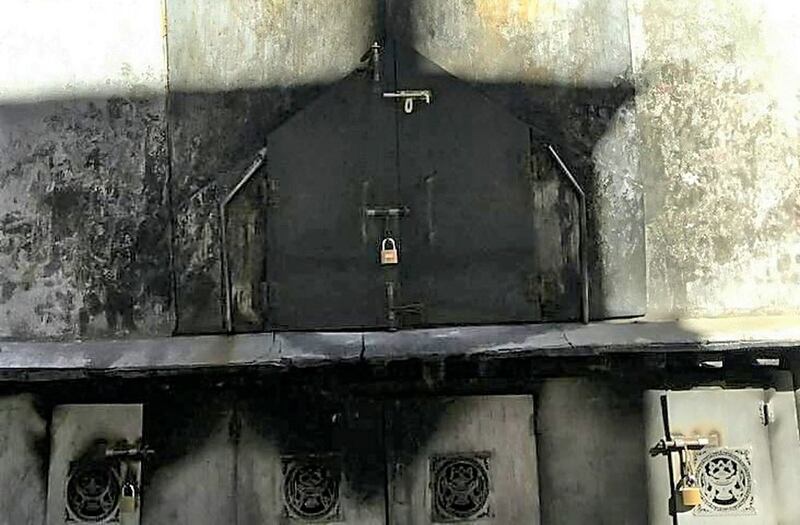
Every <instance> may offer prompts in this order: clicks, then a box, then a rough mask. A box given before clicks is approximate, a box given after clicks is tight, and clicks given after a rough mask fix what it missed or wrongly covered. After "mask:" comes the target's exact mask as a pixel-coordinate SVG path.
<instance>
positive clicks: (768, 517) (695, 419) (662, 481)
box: [645, 388, 779, 525]
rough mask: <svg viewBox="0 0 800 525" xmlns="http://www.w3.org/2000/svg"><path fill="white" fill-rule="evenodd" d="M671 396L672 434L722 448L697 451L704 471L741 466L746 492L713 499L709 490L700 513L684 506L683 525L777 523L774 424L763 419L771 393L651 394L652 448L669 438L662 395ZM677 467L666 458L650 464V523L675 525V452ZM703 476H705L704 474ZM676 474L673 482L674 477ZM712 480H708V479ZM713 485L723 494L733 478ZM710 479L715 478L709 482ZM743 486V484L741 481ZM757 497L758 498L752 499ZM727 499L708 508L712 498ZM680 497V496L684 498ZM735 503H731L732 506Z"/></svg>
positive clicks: (679, 520)
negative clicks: (672, 505) (701, 438)
mask: <svg viewBox="0 0 800 525" xmlns="http://www.w3.org/2000/svg"><path fill="white" fill-rule="evenodd" d="M664 395H665V396H666V399H667V405H668V416H669V430H670V433H671V435H672V437H673V438H674V437H676V436H683V437H696V436H711V437H712V438H713V439H714V440H715V441H716V445H714V446H708V447H705V448H704V449H703V450H702V451H700V452H698V453H697V459H698V471H699V472H702V471H703V469H704V465H708V466H709V469H710V470H709V471H707V472H712V471H714V469H715V468H717V467H716V466H715V465H721V464H723V463H721V462H732V463H735V464H736V465H735V468H736V469H737V471H738V472H741V474H737V475H741V476H742V479H743V480H745V481H742V485H743V486H744V487H746V488H745V489H742V490H739V489H736V491H733V492H726V493H725V495H722V492H721V491H727V489H725V488H723V489H720V490H721V491H719V492H715V494H717V496H714V494H711V495H709V490H706V489H705V488H704V489H703V493H704V503H703V504H702V505H701V506H699V507H697V508H695V509H685V508H678V512H677V513H676V516H677V523H680V524H681V525H690V524H691V525H713V524H717V523H720V522H723V521H724V523H726V524H731V525H747V524H752V525H756V524H758V525H770V524H777V523H779V522H778V521H777V517H776V511H775V501H776V498H775V494H774V486H773V467H772V459H771V456H772V452H773V451H772V450H771V446H770V444H771V443H770V436H769V431H768V426H767V425H765V424H764V421H763V419H762V418H763V407H764V402H765V392H764V390H762V389H752V388H751V389H738V390H724V389H721V388H696V389H693V390H689V391H680V392H677V391H667V392H652V391H651V392H648V394H647V395H646V396H645V406H646V410H645V413H646V414H647V415H648V420H647V432H646V435H647V439H648V445H649V446H652V445H653V444H654V443H655V442H656V441H658V440H659V439H661V437H663V436H664V434H665V431H664V424H663V419H662V411H661V396H664ZM671 458H672V468H671V471H670V468H669V466H668V464H667V461H666V460H665V458H664V456H657V457H654V458H651V459H650V461H649V462H648V473H649V476H648V478H649V484H650V487H649V492H650V523H652V524H659V525H660V524H663V525H673V524H674V523H675V521H673V519H672V517H671V516H670V514H669V509H670V497H671V496H672V494H671V486H674V484H676V483H677V482H678V481H679V478H680V474H678V473H679V472H680V465H679V460H678V455H677V454H672V456H671ZM701 475H703V474H701ZM670 476H671V478H672V479H670ZM706 477H708V476H706ZM723 478H724V476H722V474H720V479H721V480H722V481H720V482H719V483H717V482H716V481H713V480H711V481H713V483H712V485H710V487H711V488H710V490H711V491H717V490H718V488H719V487H721V486H722V485H721V484H722V483H728V482H729V481H730V480H729V479H727V478H726V479H723ZM708 479H709V480H710V479H711V478H708ZM736 483H739V481H736ZM748 494H752V499H749V498H748V496H747V495H748ZM707 496H708V497H709V498H712V497H713V498H717V499H719V501H725V503H723V504H716V505H712V504H707V501H708V500H707V499H706V497H707ZM679 498H680V496H678V497H677V499H678V500H679ZM727 502H730V503H727Z"/></svg>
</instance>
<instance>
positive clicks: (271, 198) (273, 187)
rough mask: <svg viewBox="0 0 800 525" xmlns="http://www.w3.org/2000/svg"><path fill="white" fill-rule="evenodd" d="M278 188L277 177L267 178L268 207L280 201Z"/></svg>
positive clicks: (274, 205) (272, 206)
mask: <svg viewBox="0 0 800 525" xmlns="http://www.w3.org/2000/svg"><path fill="white" fill-rule="evenodd" d="M278 189H279V184H278V179H274V178H267V206H268V207H270V208H274V207H276V206H277V205H278V203H279V202H280V199H279V196H278Z"/></svg>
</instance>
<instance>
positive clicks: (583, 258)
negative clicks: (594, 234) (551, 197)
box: [547, 144, 589, 324]
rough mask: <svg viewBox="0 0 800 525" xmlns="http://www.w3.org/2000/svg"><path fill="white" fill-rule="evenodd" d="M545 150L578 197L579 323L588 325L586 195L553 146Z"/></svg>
mask: <svg viewBox="0 0 800 525" xmlns="http://www.w3.org/2000/svg"><path fill="white" fill-rule="evenodd" d="M547 150H548V151H549V152H550V154H551V155H552V156H553V158H554V159H555V160H556V162H557V163H558V166H559V167H560V168H561V171H563V172H564V175H566V176H567V179H569V182H570V183H571V184H572V187H573V189H574V190H575V193H576V194H577V195H578V208H579V209H578V213H579V215H580V219H579V220H580V225H579V232H578V236H579V243H580V247H579V250H580V267H581V321H582V322H583V323H584V324H588V323H589V259H588V257H589V255H588V254H589V250H588V246H587V234H586V193H585V192H584V191H583V188H581V185H580V184H579V183H578V180H577V179H576V178H575V177H574V176H573V175H572V172H571V171H569V168H567V165H566V164H564V161H563V160H561V157H560V156H559V154H558V152H557V151H556V150H555V148H554V147H553V146H551V145H550V144H548V145H547Z"/></svg>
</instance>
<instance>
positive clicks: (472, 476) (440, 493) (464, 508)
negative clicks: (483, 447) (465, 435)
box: [430, 452, 491, 523]
mask: <svg viewBox="0 0 800 525" xmlns="http://www.w3.org/2000/svg"><path fill="white" fill-rule="evenodd" d="M489 457H490V455H489V453H487V452H468V453H459V454H446V455H436V456H432V457H431V458H430V491H431V518H432V520H433V521H434V522H435V523H456V522H462V521H471V520H475V519H479V518H485V517H489V516H491V508H490V495H491V470H490V464H489Z"/></svg>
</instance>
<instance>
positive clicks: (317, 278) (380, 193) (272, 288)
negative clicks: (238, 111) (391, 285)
mask: <svg viewBox="0 0 800 525" xmlns="http://www.w3.org/2000/svg"><path fill="white" fill-rule="evenodd" d="M395 161H396V158H395V129H394V117H393V115H392V114H391V110H390V108H389V107H387V106H386V105H385V104H383V101H382V100H381V99H380V96H379V93H378V92H376V91H375V87H374V86H373V84H371V82H370V81H368V80H367V79H364V78H359V77H357V76H353V77H350V78H348V79H345V80H343V81H342V82H341V83H339V84H337V85H336V86H335V87H333V88H331V89H330V90H329V91H328V92H326V93H325V94H324V95H323V96H322V97H320V98H319V99H317V100H316V101H314V102H313V103H312V104H310V105H309V106H308V107H306V108H305V109H304V110H303V111H302V112H301V113H299V114H297V115H295V116H294V117H293V118H292V119H290V120H289V121H288V122H287V123H286V124H284V125H283V126H281V127H280V128H279V129H277V130H276V131H275V132H273V133H272V134H271V135H270V137H269V139H268V144H267V174H268V175H267V176H268V178H269V180H268V188H269V189H268V193H269V196H268V200H269V207H268V217H267V231H268V235H267V237H268V239H267V272H266V273H267V278H268V281H269V282H268V283H267V287H268V289H269V290H268V292H267V293H268V301H267V302H268V304H269V313H268V315H267V324H268V326H269V327H270V328H275V329H284V328H288V329H348V328H350V329H356V328H363V327H376V326H384V325H385V323H386V313H385V308H384V291H383V279H382V277H381V269H380V266H379V264H378V249H377V243H378V241H379V233H378V228H379V227H381V226H382V224H381V225H376V224H375V223H374V222H370V221H369V220H368V219H365V217H364V214H363V209H364V206H365V205H370V204H375V203H387V202H393V201H394V199H395V198H396V190H397V176H396V170H395Z"/></svg>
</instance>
